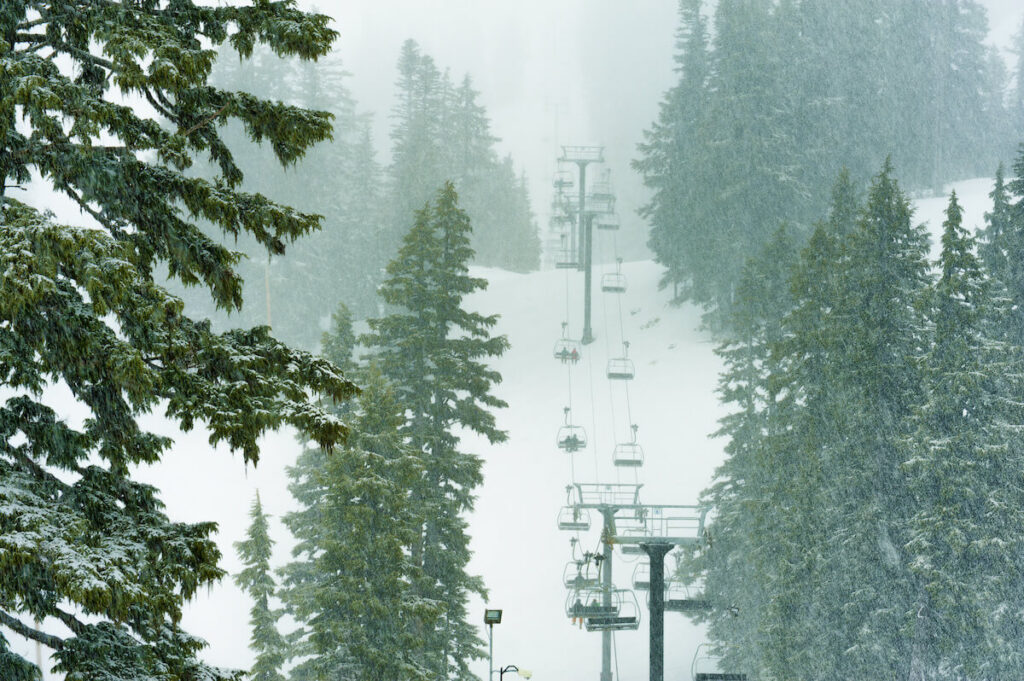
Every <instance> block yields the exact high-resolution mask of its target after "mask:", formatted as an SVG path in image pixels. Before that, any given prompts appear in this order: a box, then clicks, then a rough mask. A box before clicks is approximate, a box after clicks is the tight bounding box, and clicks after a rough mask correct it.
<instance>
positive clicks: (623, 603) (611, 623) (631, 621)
mask: <svg viewBox="0 0 1024 681" xmlns="http://www.w3.org/2000/svg"><path fill="white" fill-rule="evenodd" d="M612 603H614V604H615V606H616V612H615V614H608V615H593V616H591V617H587V618H586V619H585V620H584V624H585V625H586V627H587V631H635V630H636V629H639V628H640V604H639V603H638V602H637V599H636V594H635V593H633V592H632V591H631V590H629V589H614V590H613V591H612Z"/></svg>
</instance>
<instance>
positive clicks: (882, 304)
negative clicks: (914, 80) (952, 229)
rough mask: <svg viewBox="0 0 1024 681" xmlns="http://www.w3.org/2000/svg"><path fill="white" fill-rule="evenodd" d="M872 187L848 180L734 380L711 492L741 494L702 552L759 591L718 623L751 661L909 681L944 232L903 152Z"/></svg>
mask: <svg viewBox="0 0 1024 681" xmlns="http://www.w3.org/2000/svg"><path fill="white" fill-rule="evenodd" d="M854 197H855V194H854V192H853V187H852V185H851V184H850V183H849V181H848V179H847V178H846V177H845V176H841V177H840V181H839V183H838V184H837V185H836V189H835V191H834V193H833V208H832V211H831V213H830V216H829V219H828V220H827V221H826V222H825V223H824V224H822V225H820V226H819V227H818V229H817V230H816V231H815V233H814V235H813V236H812V239H811V242H810V244H809V246H808V247H807V248H806V249H805V250H804V251H803V253H802V255H801V257H800V260H799V263H798V265H797V266H796V268H795V269H794V270H793V272H792V279H791V289H790V294H791V296H792V298H791V301H792V304H791V308H792V309H791V310H790V311H789V312H788V313H787V312H786V310H785V309H783V310H782V311H781V312H778V313H777V315H778V316H779V317H781V319H777V321H775V323H774V331H773V332H772V333H771V334H770V335H769V334H765V335H764V336H763V337H762V339H761V341H760V343H759V344H757V345H755V348H757V347H759V348H760V349H759V350H758V352H757V354H755V355H754V358H755V360H754V361H753V362H749V361H748V362H747V364H746V366H747V367H748V368H747V369H746V371H745V372H744V373H742V375H740V376H739V377H737V375H736V372H735V369H737V368H740V369H741V368H742V367H743V366H744V364H743V363H736V362H735V361H734V360H732V359H730V360H729V362H730V363H729V364H728V366H729V371H728V372H727V373H726V378H725V380H727V381H733V383H727V384H726V385H730V386H734V387H733V388H732V392H731V393H729V394H726V397H727V398H729V399H730V401H733V402H736V403H737V404H741V405H746V406H745V408H744V409H743V410H742V411H740V412H738V413H736V414H734V415H732V416H730V417H728V419H727V420H725V421H723V429H722V430H723V433H724V434H726V435H728V436H729V437H730V442H729V445H728V448H729V452H730V454H731V456H730V458H729V459H728V460H727V461H726V463H725V464H723V466H722V468H721V469H720V471H719V472H718V481H717V482H716V486H715V487H713V488H712V491H711V493H710V496H709V497H708V498H709V500H710V501H712V502H713V503H715V505H716V507H718V506H719V504H723V502H724V504H723V506H721V507H718V515H717V516H716V518H715V520H714V522H713V524H712V526H711V536H712V540H713V542H712V544H711V545H710V547H709V548H708V549H707V551H706V557H702V560H704V561H705V564H706V565H707V583H708V584H709V585H711V586H712V587H713V588H723V587H724V588H723V590H722V591H720V592H719V591H712V597H713V598H715V599H718V601H719V602H720V603H733V602H735V603H747V602H748V601H747V600H746V599H748V596H746V594H747V593H754V594H755V599H756V600H755V602H753V603H749V604H748V606H747V607H748V609H749V610H750V612H749V616H750V617H751V621H748V622H744V623H742V624H740V623H737V624H733V623H731V622H730V621H729V620H728V619H725V618H719V620H718V621H716V622H713V623H712V627H711V629H710V634H711V636H712V637H713V639H714V640H716V641H719V642H723V643H726V644H730V643H733V642H734V641H735V640H737V639H738V640H740V641H741V642H742V644H743V645H741V646H739V647H738V648H737V649H736V651H735V652H733V653H731V655H732V656H733V657H734V658H735V660H734V662H735V663H736V664H737V665H738V666H739V667H740V668H744V669H748V670H753V671H754V672H758V673H763V674H764V675H766V676H769V677H780V678H781V677H783V676H793V677H797V678H906V675H907V673H908V672H909V664H910V660H911V658H912V652H913V644H912V643H911V641H910V638H911V637H910V636H909V635H908V631H909V628H908V624H909V618H910V613H911V612H912V610H913V605H914V603H915V602H916V600H915V599H916V597H917V594H918V591H917V585H916V581H915V579H914V577H913V575H912V574H911V573H910V571H909V570H908V569H907V567H906V565H907V564H906V561H905V557H904V556H903V555H902V554H901V551H902V547H903V546H904V545H905V544H906V541H907V536H906V528H907V520H908V518H909V517H910V515H911V514H912V513H913V504H911V503H910V502H909V491H908V484H907V481H906V477H905V474H904V472H903V470H902V469H901V464H902V458H901V452H902V449H901V443H902V442H903V441H904V439H905V438H906V436H907V432H908V428H909V427H908V425H907V419H908V417H909V415H910V413H911V410H912V408H913V407H914V406H915V405H916V404H918V403H919V400H920V398H921V390H922V387H921V376H920V368H919V364H918V360H919V358H920V356H921V354H922V351H923V348H924V345H925V343H926V338H925V321H924V319H923V317H922V312H921V309H922V305H921V300H922V298H923V292H924V290H925V287H926V285H927V263H926V261H925V258H924V256H925V252H926V250H927V242H926V239H925V236H924V233H923V230H922V228H920V227H915V226H913V225H912V224H911V221H910V209H909V204H908V202H907V199H906V197H905V196H904V195H903V194H902V192H901V191H900V189H899V187H898V185H897V184H896V182H895V180H894V179H893V178H892V174H891V167H890V166H889V164H888V163H887V164H886V165H885V166H884V167H883V170H882V172H881V173H880V174H879V175H878V176H877V177H876V178H875V180H874V182H873V183H872V186H871V189H870V192H869V195H868V201H867V204H866V205H865V206H864V207H863V208H862V209H860V210H857V211H854V207H855V206H856V200H855V198H854ZM760 288H765V289H767V288H769V287H767V286H766V285H765V284H762V285H761V287H760ZM770 299H771V300H778V299H779V294H778V293H777V292H773V293H772V294H771V298H770ZM740 300H741V301H743V300H744V299H743V298H740ZM738 321H740V322H742V321H743V320H742V319H741V320H738ZM737 328H744V327H743V325H742V324H739V325H738V326H737ZM767 328H771V327H766V329H767ZM771 339H774V340H771ZM757 357H760V358H762V359H760V360H757V359H756V358H757ZM743 376H746V378H743ZM826 510H827V512H826ZM722 536H724V537H726V538H729V537H732V538H738V539H730V540H729V541H726V542H725V543H724V544H723V542H719V541H718V540H717V538H718V537H722ZM720 551H721V554H720V555H716V553H719V552H720ZM737 565H740V566H746V567H744V568H742V569H738V568H737ZM737 575H738V579H737ZM716 585H717V587H716ZM741 615H742V612H741Z"/></svg>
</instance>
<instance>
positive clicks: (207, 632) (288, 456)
mask: <svg viewBox="0 0 1024 681" xmlns="http://www.w3.org/2000/svg"><path fill="white" fill-rule="evenodd" d="M953 188H955V189H956V191H957V194H958V196H959V197H960V199H961V201H962V203H963V204H964V206H965V224H966V225H967V226H968V227H978V226H980V225H981V224H982V215H983V213H984V212H985V211H986V210H988V209H989V199H988V197H987V194H988V192H989V191H990V189H991V181H990V180H987V179H979V180H970V181H967V182H962V183H958V184H956V185H953ZM946 201H947V199H946V198H934V199H923V200H920V201H917V202H916V203H915V205H916V213H915V220H916V221H918V222H927V223H928V224H929V227H930V229H931V231H932V233H933V234H934V235H935V236H933V243H937V234H938V230H940V229H941V223H942V213H943V210H944V208H945V205H946ZM58 217H59V218H60V219H63V220H68V221H77V220H76V218H75V216H73V215H67V216H65V215H59V216H58ZM609 239H610V237H609V236H607V235H606V234H603V233H602V234H599V235H598V237H597V246H598V249H599V252H602V253H604V254H605V255H607V254H609V253H610V250H609V249H610V245H609V244H610V242H609ZM596 269H597V272H596V274H595V286H594V305H593V328H594V331H595V334H596V337H597V340H596V342H594V343H593V344H590V345H588V346H586V347H585V348H584V349H583V357H582V360H581V361H580V363H579V365H578V366H577V367H576V368H575V369H573V370H572V372H571V391H570V374H569V370H568V369H567V368H566V367H564V366H563V365H561V364H560V363H559V362H558V361H557V360H556V359H554V358H553V357H552V349H553V346H554V343H555V341H556V340H557V339H558V338H559V337H560V336H561V324H562V322H563V321H566V320H567V321H569V324H570V326H569V329H570V334H571V335H573V336H577V337H578V335H579V333H580V329H581V323H582V275H580V274H578V273H575V272H572V273H566V272H565V271H547V272H539V273H533V274H525V275H523V274H512V273H508V272H501V271H494V270H477V271H476V272H475V273H476V274H478V275H480V276H485V277H487V278H489V279H490V280H491V284H490V286H489V288H488V289H487V290H486V291H484V292H480V293H478V294H476V295H474V296H473V297H472V298H471V299H470V301H469V305H470V306H472V307H474V308H476V309H478V310H479V311H481V312H484V313H487V314H493V313H497V314H500V315H501V319H500V321H499V325H498V328H497V332H498V333H504V334H507V335H508V337H509V340H510V341H511V349H510V350H509V351H508V353H506V355H505V356H504V357H502V358H501V359H500V360H498V361H497V363H496V366H497V368H498V370H499V371H500V372H501V373H502V375H503V376H504V382H503V383H502V384H501V385H500V386H499V388H498V390H497V392H498V394H499V395H500V396H501V397H502V398H504V399H505V400H506V401H507V402H508V403H509V407H508V409H505V410H502V411H501V412H500V414H499V416H498V419H499V424H500V426H501V427H502V428H504V429H506V430H507V431H508V432H509V440H508V442H507V443H505V444H502V445H498V446H494V447H491V446H490V445H487V444H486V443H483V442H479V441H478V439H477V438H469V437H467V438H466V441H465V445H466V447H467V449H469V450H470V451H475V452H477V453H479V454H480V455H481V456H482V457H483V458H484V460H485V467H484V473H485V482H484V484H483V486H482V487H481V488H480V490H479V500H478V502H477V506H476V509H475V512H474V513H473V515H472V518H471V523H470V531H471V534H472V537H473V547H474V551H475V555H474V558H473V562H472V564H471V568H472V570H473V571H474V572H475V573H477V574H480V575H483V577H484V578H485V581H486V583H487V585H488V588H489V589H490V594H489V598H488V599H487V602H486V605H487V606H489V607H495V608H502V609H503V610H504V618H503V621H502V623H501V624H499V625H496V627H495V636H494V662H495V666H496V667H498V666H505V665H508V664H515V665H518V666H520V667H522V668H524V669H529V670H531V671H532V672H533V673H534V674H535V678H536V679H538V680H539V681H543V679H558V680H559V681H577V680H580V681H582V680H584V679H590V680H593V679H595V678H596V677H597V676H598V673H599V669H600V636H599V635H597V634H593V633H587V632H586V631H580V630H579V629H577V628H574V627H573V626H571V624H570V623H569V621H568V619H567V618H566V617H565V613H564V603H565V595H566V592H565V589H564V588H563V587H562V585H561V576H562V570H563V568H564V566H565V564H566V562H567V561H569V559H570V547H569V538H570V533H566V532H562V531H559V530H558V529H557V526H556V522H555V518H556V515H557V512H558V509H559V507H560V506H561V505H562V504H564V503H565V485H566V484H568V483H569V482H570V481H572V480H573V479H575V480H576V481H578V482H623V483H634V482H635V483H641V484H643V488H642V500H643V501H644V502H645V503H651V504H655V503H659V504H669V503H671V504H692V503H695V502H696V500H697V497H698V494H699V492H700V490H701V489H702V488H703V487H705V486H706V485H707V484H708V482H709V481H710V479H711V476H712V474H713V471H714V468H715V467H716V466H717V465H718V463H719V462H720V461H721V458H722V445H723V442H721V441H719V440H714V439H709V438H708V435H709V433H711V432H713V431H714V430H715V429H716V421H717V419H718V418H719V417H720V416H721V415H722V413H723V410H722V408H721V407H720V406H719V405H718V404H717V399H716V396H715V393H714V390H715V386H716V382H717V373H718V370H719V368H720V366H721V364H720V361H719V359H718V358H717V357H716V356H715V355H714V352H713V349H714V344H713V342H712V341H711V339H710V338H709V337H708V335H707V334H706V333H704V332H701V331H700V330H699V312H698V311H697V310H695V309H694V308H693V307H691V306H684V307H682V308H672V307H669V306H668V298H669V292H667V291H659V290H658V288H657V282H658V278H659V276H660V274H661V268H660V267H659V266H657V265H655V264H653V263H650V262H636V263H626V264H624V265H623V267H622V272H623V274H625V276H626V277H627V279H628V283H629V287H628V291H627V292H626V293H625V294H622V295H611V294H602V293H601V292H600V287H599V281H600V276H601V274H602V273H605V272H609V271H612V268H610V267H608V266H603V267H601V266H599V267H597V268H596ZM620 320H621V326H620ZM622 340H627V341H629V343H630V348H629V356H630V358H632V359H633V361H634V362H635V365H636V378H635V380H633V381H631V382H629V383H628V395H629V397H628V404H627V399H626V390H627V386H626V385H624V384H623V383H622V382H616V383H615V384H612V383H611V382H609V381H608V380H607V379H606V378H605V376H604V371H605V363H606V361H607V359H608V358H609V357H616V356H621V354H622V344H621V342H622ZM570 396H571V404H572V407H573V415H574V421H575V423H577V424H578V425H582V426H583V427H584V428H586V430H587V433H588V435H589V438H590V443H589V447H588V449H587V450H586V451H583V452H579V453H576V454H574V455H572V456H570V455H568V454H566V453H564V452H562V451H561V450H559V449H557V447H556V446H555V435H556V432H557V430H558V428H559V426H560V425H561V424H562V422H563V411H562V410H563V407H565V406H567V405H569V404H570ZM55 399H56V400H57V401H58V403H59V405H58V410H59V412H60V413H62V414H64V415H65V416H67V417H68V418H69V419H70V420H71V421H76V420H77V419H80V418H81V416H82V414H81V413H80V411H81V410H80V409H78V408H77V407H76V405H74V404H73V403H71V402H70V398H69V396H68V395H66V394H63V393H59V391H58V392H56V393H55ZM631 422H632V423H636V424H637V425H638V426H639V437H638V441H639V442H640V444H641V445H642V446H643V448H644V450H645V453H646V459H647V460H646V465H645V466H644V467H643V468H642V469H640V470H638V471H626V472H623V471H622V470H616V469H615V468H614V466H612V465H611V454H612V448H613V447H614V444H615V443H616V442H621V441H626V440H628V439H629V436H630V434H629V424H630V423H631ZM144 425H145V426H147V427H149V428H151V429H153V430H155V431H157V432H162V433H168V434H172V435H175V436H176V443H175V446H174V448H173V449H172V451H171V452H170V453H169V454H168V455H167V456H166V457H165V459H164V461H163V462H161V463H160V464H159V465H157V466H150V467H145V468H143V469H142V470H140V471H139V477H140V478H142V479H143V480H145V481H146V482H149V483H151V484H154V485H157V486H158V487H160V488H161V489H162V490H163V495H162V496H163V499H164V500H165V501H166V502H167V507H168V513H169V515H170V516H171V518H172V519H174V520H177V521H187V522H197V521H205V520H211V519H213V520H216V521H217V522H218V523H219V525H220V529H219V533H218V535H217V540H218V542H219V544H220V547H221V550H222V551H223V553H224V560H223V563H222V565H223V567H225V568H226V569H227V570H228V571H230V572H232V573H233V572H237V571H238V570H239V569H240V565H239V562H238V560H237V557H236V556H235V552H234V548H233V543H234V542H236V541H238V540H240V539H241V538H242V537H243V536H244V533H245V530H246V528H247V526H248V523H249V519H248V511H249V506H250V503H251V501H252V499H253V496H254V495H255V493H256V490H257V489H258V490H259V491H260V494H261V497H262V500H263V503H264V507H265V509H266V511H267V512H268V513H270V514H272V515H273V516H275V518H279V517H280V515H281V514H282V513H284V512H286V511H287V510H289V509H291V508H293V507H294V505H293V503H292V501H291V498H290V496H289V495H288V493H287V490H286V482H287V478H286V475H285V468H286V466H288V465H289V464H291V462H292V461H294V458H295V456H296V454H297V453H298V451H299V445H298V444H297V443H296V442H295V439H294V435H293V433H292V432H290V431H282V432H280V433H275V434H272V435H271V436H269V437H267V438H266V439H265V441H264V445H263V453H262V458H261V461H260V463H259V465H258V466H257V467H256V468H253V467H251V466H250V467H248V469H246V467H245V466H244V465H243V463H242V460H241V457H240V456H231V455H230V454H228V452H227V451H226V450H224V448H222V447H218V448H212V447H211V446H210V445H209V443H208V442H207V434H206V433H204V432H203V431H202V430H201V429H198V428H197V429H196V430H194V431H192V432H191V433H187V434H180V433H175V432H174V430H173V429H172V428H171V427H170V425H169V424H168V423H167V422H166V421H164V420H163V419H161V418H159V417H150V418H147V419H146V422H145V424H144ZM593 522H594V525H595V526H596V525H597V524H598V523H597V519H596V518H594V519H593ZM274 528H275V529H276V533H275V536H276V537H277V538H278V541H279V544H278V547H277V558H278V564H281V563H283V562H285V561H286V560H287V557H288V556H287V553H288V545H289V542H288V537H287V533H286V531H285V530H284V529H283V528H282V527H281V526H280V524H279V523H276V522H275V524H274ZM597 541H598V531H597V530H596V529H592V530H591V531H590V532H589V533H586V534H584V535H583V536H582V537H581V542H582V544H583V546H584V547H585V548H588V549H593V548H595V547H596V545H597ZM633 560H634V561H635V560H636V559H635V558H634V559H633ZM634 564H635V563H632V562H628V561H626V560H623V559H622V557H621V556H619V557H617V558H616V562H615V566H614V570H615V575H616V579H615V581H616V583H617V584H618V585H619V586H623V587H627V586H629V582H630V577H631V575H632V570H633V567H634ZM641 600H642V596H641ZM473 607H474V610H473V612H472V614H471V617H472V619H473V620H474V621H477V622H480V623H481V624H480V628H481V629H480V631H481V636H482V637H484V638H485V639H486V633H485V631H484V627H483V624H482V619H483V607H484V604H483V603H478V604H475V605H474V606H473ZM248 608H249V603H248V601H247V599H246V597H245V596H244V595H243V594H242V593H241V592H240V591H239V590H238V589H237V588H236V587H235V586H234V584H233V582H232V581H231V580H230V579H225V580H224V581H223V582H222V583H221V584H220V585H219V586H217V587H216V588H213V589H211V590H210V591H209V592H208V593H202V594H200V595H199V596H198V597H197V598H196V600H195V601H194V602H193V603H191V604H190V605H189V606H188V608H187V610H186V614H185V618H184V622H183V624H184V626H185V628H186V629H187V630H188V631H190V632H192V633H195V634H198V635H200V636H202V637H204V638H206V639H207V640H208V641H209V642H210V644H211V645H210V648H209V649H208V650H207V651H206V653H205V656H206V658H207V659H208V660H209V661H210V662H212V663H214V664H217V665H220V666H225V667H245V666H247V665H248V664H250V662H251V659H252V657H251V654H250V653H249V651H248V649H247V643H248V638H249V629H248ZM647 635H648V622H647V620H646V610H644V611H643V620H642V622H641V627H640V629H639V630H638V631H635V632H620V633H618V634H616V635H615V653H616V656H615V663H616V667H615V668H617V670H618V673H617V674H616V679H618V678H621V679H626V680H630V679H642V678H646V676H647V663H648V658H647ZM700 640H701V632H700V631H699V629H698V628H696V627H694V626H692V625H691V624H689V622H688V621H687V620H685V619H684V618H683V617H682V616H681V615H678V614H675V613H667V615H666V638H665V641H666V645H665V658H666V660H665V662H666V664H665V672H666V678H675V679H686V678H689V668H690V662H691V659H692V657H693V653H694V650H695V648H696V646H697V644H698V643H699V642H700ZM12 643H13V644H14V646H15V649H16V650H18V651H20V652H22V653H23V654H25V655H26V656H28V657H29V658H30V659H34V657H35V656H34V653H33V652H31V649H30V648H29V646H28V645H27V644H26V643H24V642H23V641H19V640H18V639H17V637H12ZM473 669H474V671H475V672H476V673H477V674H478V675H479V676H480V677H481V678H486V677H487V664H486V662H485V661H483V662H478V663H476V664H475V665H474V667H473ZM613 671H614V668H613ZM46 678H47V679H50V678H53V677H52V676H51V675H50V674H47V675H46Z"/></svg>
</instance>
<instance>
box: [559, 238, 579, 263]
mask: <svg viewBox="0 0 1024 681" xmlns="http://www.w3.org/2000/svg"><path fill="white" fill-rule="evenodd" d="M579 264H580V263H579V258H578V257H577V253H576V249H575V248H571V247H570V246H568V245H567V244H566V238H565V234H563V235H562V244H561V246H559V248H558V250H556V251H555V269H558V270H575V269H578V268H579Z"/></svg>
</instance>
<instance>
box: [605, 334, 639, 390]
mask: <svg viewBox="0 0 1024 681" xmlns="http://www.w3.org/2000/svg"><path fill="white" fill-rule="evenodd" d="M606 373H607V375H608V378H609V379H611V380H616V381H629V380H632V379H633V376H635V375H636V369H635V368H634V367H633V360H631V359H630V358H629V341H625V342H623V344H622V357H613V358H612V359H609V360H608V368H607V372H606Z"/></svg>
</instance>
